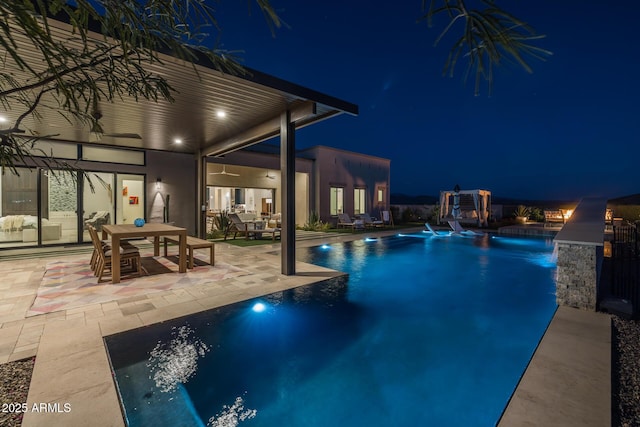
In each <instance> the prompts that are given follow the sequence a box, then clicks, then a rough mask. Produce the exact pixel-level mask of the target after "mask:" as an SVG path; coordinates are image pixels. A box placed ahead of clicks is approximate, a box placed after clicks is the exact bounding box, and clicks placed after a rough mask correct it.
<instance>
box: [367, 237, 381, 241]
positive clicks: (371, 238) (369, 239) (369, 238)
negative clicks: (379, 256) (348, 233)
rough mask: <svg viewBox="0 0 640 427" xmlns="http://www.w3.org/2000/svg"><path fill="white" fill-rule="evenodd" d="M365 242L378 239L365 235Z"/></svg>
mask: <svg viewBox="0 0 640 427" xmlns="http://www.w3.org/2000/svg"><path fill="white" fill-rule="evenodd" d="M364 241H365V242H377V241H378V239H374V238H373V237H367V238H365V239H364Z"/></svg>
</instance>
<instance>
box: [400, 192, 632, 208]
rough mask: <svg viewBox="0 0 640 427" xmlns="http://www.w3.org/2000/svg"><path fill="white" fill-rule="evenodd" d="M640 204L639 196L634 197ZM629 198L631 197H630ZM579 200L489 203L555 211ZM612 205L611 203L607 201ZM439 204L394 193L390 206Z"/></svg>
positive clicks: (501, 200) (435, 199)
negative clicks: (535, 207)
mask: <svg viewBox="0 0 640 427" xmlns="http://www.w3.org/2000/svg"><path fill="white" fill-rule="evenodd" d="M636 196H637V197H638V200H639V202H638V203H637V204H640V194H638V195H636ZM630 197H631V196H630ZM578 201H579V200H526V199H514V198H509V197H495V196H494V197H492V199H491V203H493V204H496V205H525V206H537V207H539V208H543V209H544V208H551V209H556V208H558V207H560V206H566V205H572V204H573V205H575V204H576V203H577V202H578ZM609 202H610V203H612V202H611V201H609ZM436 203H440V198H439V197H437V196H426V195H423V196H409V195H407V194H400V193H395V194H391V204H392V205H434V204H436ZM630 204H633V203H630Z"/></svg>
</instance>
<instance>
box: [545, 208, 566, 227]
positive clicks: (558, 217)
mask: <svg viewBox="0 0 640 427" xmlns="http://www.w3.org/2000/svg"><path fill="white" fill-rule="evenodd" d="M544 222H545V223H547V222H560V223H562V224H564V212H563V210H562V209H553V210H552V209H545V210H544Z"/></svg>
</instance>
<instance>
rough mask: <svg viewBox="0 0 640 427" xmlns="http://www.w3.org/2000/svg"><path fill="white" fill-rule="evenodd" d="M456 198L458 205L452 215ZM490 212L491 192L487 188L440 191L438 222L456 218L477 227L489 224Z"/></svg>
mask: <svg viewBox="0 0 640 427" xmlns="http://www.w3.org/2000/svg"><path fill="white" fill-rule="evenodd" d="M456 195H457V197H458V198H459V199H458V205H459V207H460V209H459V211H458V212H457V214H456V215H454V210H453V206H454V204H455V203H456V202H455V197H456ZM490 214H491V192H490V191H489V190H459V191H455V190H444V191H440V212H439V213H438V223H440V222H441V221H447V220H456V221H459V222H463V223H469V224H476V225H477V226H478V227H486V226H488V225H489V215H490Z"/></svg>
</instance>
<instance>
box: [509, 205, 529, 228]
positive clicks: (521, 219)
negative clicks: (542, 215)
mask: <svg viewBox="0 0 640 427" xmlns="http://www.w3.org/2000/svg"><path fill="white" fill-rule="evenodd" d="M530 214H531V209H529V208H528V207H526V206H524V205H518V207H517V208H516V210H515V212H513V215H514V216H515V217H516V222H518V223H520V224H525V223H526V222H527V219H528V218H529V215H530Z"/></svg>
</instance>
